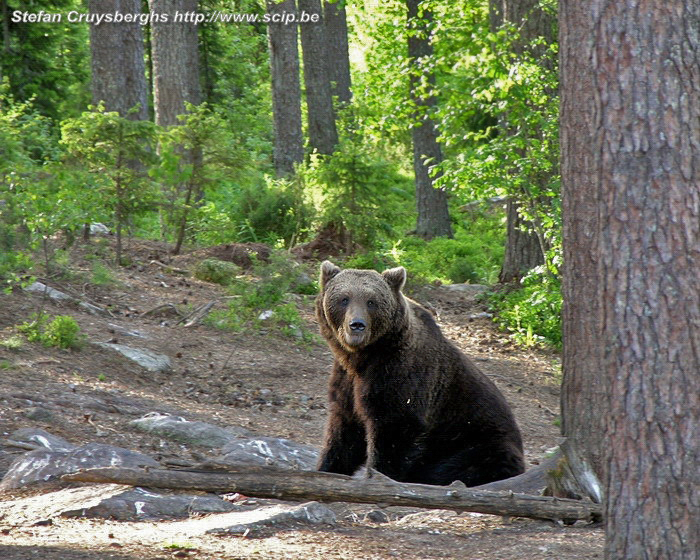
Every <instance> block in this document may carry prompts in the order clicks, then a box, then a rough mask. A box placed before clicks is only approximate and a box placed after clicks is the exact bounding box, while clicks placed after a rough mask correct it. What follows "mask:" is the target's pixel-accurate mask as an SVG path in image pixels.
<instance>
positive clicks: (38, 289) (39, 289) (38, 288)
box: [24, 282, 75, 301]
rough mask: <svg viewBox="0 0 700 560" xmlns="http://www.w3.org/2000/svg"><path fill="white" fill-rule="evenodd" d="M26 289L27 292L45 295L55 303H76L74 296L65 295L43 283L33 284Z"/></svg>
mask: <svg viewBox="0 0 700 560" xmlns="http://www.w3.org/2000/svg"><path fill="white" fill-rule="evenodd" d="M24 289H25V291H27V292H31V293H34V294H44V295H46V296H48V297H49V298H51V299H53V300H55V301H74V300H75V298H73V297H72V296H69V295H68V294H64V293H63V292H61V291H60V290H57V289H55V288H51V287H50V286H47V285H46V284H43V283H41V282H34V283H33V284H31V285H29V286H27V287H26V288H24Z"/></svg>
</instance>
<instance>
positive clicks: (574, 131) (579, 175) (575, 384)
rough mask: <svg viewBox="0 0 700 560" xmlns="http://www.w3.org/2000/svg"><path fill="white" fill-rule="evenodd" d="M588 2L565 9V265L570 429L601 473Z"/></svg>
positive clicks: (564, 394)
mask: <svg viewBox="0 0 700 560" xmlns="http://www.w3.org/2000/svg"><path fill="white" fill-rule="evenodd" d="M586 4H587V3H586V2H583V3H580V2H566V3H563V4H562V6H561V10H560V14H559V33H560V35H559V36H560V39H559V43H560V47H559V48H560V54H559V63H560V75H561V87H560V95H561V100H560V107H561V109H560V111H561V123H560V150H561V175H562V180H561V182H562V222H563V252H564V268H563V271H564V273H563V277H562V294H563V298H564V303H563V308H562V336H563V341H564V342H563V358H562V368H563V371H564V378H563V384H562V391H561V413H562V433H563V435H564V436H566V437H567V438H568V439H569V444H570V446H571V447H572V448H573V449H576V450H577V453H578V455H580V456H583V457H585V458H586V461H587V462H588V464H589V467H590V468H591V469H592V472H593V473H597V476H601V474H602V472H603V461H602V455H601V454H602V450H603V449H602V436H603V431H604V427H605V416H604V414H602V411H601V408H600V407H601V403H602V402H603V399H604V398H605V392H606V390H607V388H606V385H605V378H604V376H603V373H602V364H601V359H600V357H601V351H600V348H601V346H602V344H603V340H602V339H601V337H600V334H599V333H600V326H599V320H600V316H601V308H600V306H599V301H598V291H599V286H598V284H597V276H596V268H597V263H598V260H599V258H598V246H597V243H598V231H599V230H600V226H599V224H598V200H597V191H596V190H595V184H594V180H595V178H594V165H593V154H592V153H591V143H592V140H593V130H592V126H593V119H592V118H591V116H592V115H594V114H595V110H594V99H593V84H594V77H593V72H592V68H591V63H590V59H591V57H592V56H593V22H592V19H591V17H590V15H589V12H588V6H587V5H586Z"/></svg>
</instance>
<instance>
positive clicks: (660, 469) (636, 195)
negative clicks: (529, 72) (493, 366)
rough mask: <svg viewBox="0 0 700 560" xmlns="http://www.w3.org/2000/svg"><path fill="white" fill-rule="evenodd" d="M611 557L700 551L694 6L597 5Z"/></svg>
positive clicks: (698, 43) (698, 54)
mask: <svg viewBox="0 0 700 560" xmlns="http://www.w3.org/2000/svg"><path fill="white" fill-rule="evenodd" d="M592 8H593V10H594V13H596V14H598V16H597V18H596V23H595V26H594V34H595V36H596V38H597V41H596V43H595V46H594V49H595V50H594V58H593V65H594V68H593V70H594V74H595V77H596V81H595V82H594V86H595V89H594V98H595V100H596V112H595V115H596V116H597V119H596V125H597V128H596V131H595V132H596V135H595V138H594V143H593V149H594V152H593V153H594V154H595V167H596V170H597V173H596V174H595V175H594V177H595V178H596V188H597V190H598V193H599V194H598V197H599V198H598V200H599V203H600V212H599V216H600V220H601V222H600V224H599V226H600V238H599V251H600V261H599V265H600V277H599V282H598V288H599V294H600V296H601V297H600V299H601V300H602V305H603V308H602V310H603V313H602V314H601V326H602V329H601V338H602V340H603V341H605V346H604V348H603V350H604V353H603V374H604V375H605V376H606V377H607V378H608V379H609V385H608V391H606V396H607V398H608V400H607V405H608V406H607V411H608V414H607V418H608V423H607V430H606V438H607V442H608V444H607V445H605V446H604V456H605V460H606V461H605V462H606V466H607V473H606V478H605V485H606V488H607V492H608V497H607V503H606V507H605V511H606V556H607V558H649V559H652V558H653V559H654V560H660V559H669V560H670V559H673V560H682V559H691V558H698V556H699V555H700V290H698V279H699V278H700V33H699V31H700V3H698V2H697V0H667V1H666V2H664V3H660V4H656V3H641V4H640V3H638V2H633V1H631V0H627V1H618V2H614V3H609V2H603V1H602V0H595V1H594V2H592Z"/></svg>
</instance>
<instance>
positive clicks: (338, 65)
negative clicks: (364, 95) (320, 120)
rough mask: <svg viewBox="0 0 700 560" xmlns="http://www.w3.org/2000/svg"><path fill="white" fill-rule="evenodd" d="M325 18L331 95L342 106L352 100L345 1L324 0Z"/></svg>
mask: <svg viewBox="0 0 700 560" xmlns="http://www.w3.org/2000/svg"><path fill="white" fill-rule="evenodd" d="M323 18H324V20H325V23H326V38H327V39H328V77H329V79H330V81H331V95H332V96H333V97H336V98H337V99H338V103H339V104H340V105H341V106H344V105H347V104H348V103H350V100H351V99H352V91H351V81H350V53H349V46H348V22H347V18H346V14H345V0H323Z"/></svg>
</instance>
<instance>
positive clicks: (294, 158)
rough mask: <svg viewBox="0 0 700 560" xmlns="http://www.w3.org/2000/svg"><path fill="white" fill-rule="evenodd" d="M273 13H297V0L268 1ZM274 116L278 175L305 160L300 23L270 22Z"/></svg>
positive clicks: (285, 172)
mask: <svg viewBox="0 0 700 560" xmlns="http://www.w3.org/2000/svg"><path fill="white" fill-rule="evenodd" d="M267 11H268V13H269V14H270V15H274V14H282V13H284V12H286V13H288V14H291V13H296V2H295V0H284V1H283V2H277V1H276V0H267ZM268 41H269V47H270V74H271V78H272V115H273V120H274V127H275V140H274V153H273V160H274V165H275V173H276V174H277V176H278V177H284V176H288V175H291V174H293V173H294V165H295V164H297V163H301V162H302V161H303V160H304V137H303V135H302V129H301V87H300V83H299V46H298V24H297V23H287V24H285V23H283V22H271V23H270V24H269V25H268Z"/></svg>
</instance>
